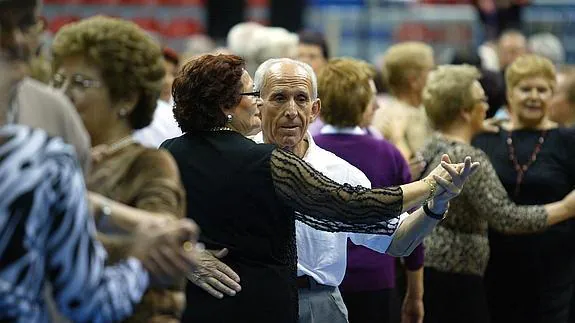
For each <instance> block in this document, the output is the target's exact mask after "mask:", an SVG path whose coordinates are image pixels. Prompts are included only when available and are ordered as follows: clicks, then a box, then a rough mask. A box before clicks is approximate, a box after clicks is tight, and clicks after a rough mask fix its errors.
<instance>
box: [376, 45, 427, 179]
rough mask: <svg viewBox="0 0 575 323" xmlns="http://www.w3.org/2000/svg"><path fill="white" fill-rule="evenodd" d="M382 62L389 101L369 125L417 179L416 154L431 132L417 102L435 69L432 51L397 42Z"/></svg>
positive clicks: (423, 47)
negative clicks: (399, 156) (396, 153)
mask: <svg viewBox="0 0 575 323" xmlns="http://www.w3.org/2000/svg"><path fill="white" fill-rule="evenodd" d="M383 61H384V68H385V73H386V75H387V85H388V87H389V90H390V93H391V95H392V98H393V99H392V100H390V101H389V104H387V105H384V106H380V107H379V109H378V110H377V111H376V112H375V116H374V118H373V125H374V127H375V128H376V129H377V130H378V131H379V132H380V133H381V134H382V135H383V136H384V137H385V138H386V139H387V140H389V141H390V142H391V143H393V144H394V145H395V146H396V147H397V148H398V149H399V151H400V152H401V154H402V155H403V158H405V160H407V161H408V163H409V164H410V166H411V167H412V178H414V179H415V178H419V175H420V174H419V173H420V171H421V167H422V165H421V160H420V158H418V156H417V154H416V153H417V152H418V151H419V149H420V148H421V146H422V145H423V143H424V142H425V140H426V139H427V138H428V137H429V135H430V134H431V131H432V130H431V127H430V126H429V123H428V121H427V116H426V115H425V110H424V109H423V106H422V105H421V102H422V93H423V87H424V86H425V82H426V80H427V75H428V74H429V72H430V71H431V70H432V69H433V68H434V66H435V61H434V56H433V49H432V48H431V46H429V45H427V44H425V43H422V42H405V43H399V44H396V45H393V46H391V47H390V48H389V49H388V50H387V51H386V53H385V56H384V58H383Z"/></svg>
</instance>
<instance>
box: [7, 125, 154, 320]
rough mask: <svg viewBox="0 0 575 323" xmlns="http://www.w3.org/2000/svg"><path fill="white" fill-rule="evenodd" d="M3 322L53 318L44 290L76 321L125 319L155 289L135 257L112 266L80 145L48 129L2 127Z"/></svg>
mask: <svg viewBox="0 0 575 323" xmlns="http://www.w3.org/2000/svg"><path fill="white" fill-rule="evenodd" d="M0 196H1V197H2V198H0V321H10V322H32V323H33V322H49V320H50V319H49V315H48V312H47V308H46V306H45V304H44V301H43V297H42V293H43V291H44V288H45V282H48V281H49V282H50V283H51V284H52V287H53V294H54V299H55V300H56V304H57V306H58V308H59V309H60V311H61V312H62V313H63V314H64V315H66V316H67V317H69V318H70V319H72V320H74V321H76V322H110V321H118V320H121V319H123V318H125V317H127V316H128V315H130V314H131V313H132V311H133V307H134V304H136V303H137V302H139V300H140V298H141V296H142V294H143V293H144V291H145V290H146V288H147V287H148V274H147V273H146V272H145V271H144V270H143V268H142V265H141V263H140V262H139V261H138V260H136V259H133V258H131V259H129V260H127V261H124V262H121V263H119V264H117V265H116V266H113V267H105V261H106V256H107V255H106V251H105V250H104V248H103V247H102V246H101V244H100V243H99V242H98V241H97V240H96V238H95V228H94V223H93V220H92V218H91V216H90V215H89V212H88V207H87V201H86V189H85V186H84V181H83V176H82V173H81V171H80V168H79V166H78V162H77V161H76V157H75V155H74V149H73V148H72V147H71V146H68V145H66V144H64V143H63V142H62V140H61V139H56V138H50V137H48V136H47V135H46V133H45V132H44V131H42V130H32V129H30V128H28V127H24V126H14V125H9V126H4V127H2V128H0Z"/></svg>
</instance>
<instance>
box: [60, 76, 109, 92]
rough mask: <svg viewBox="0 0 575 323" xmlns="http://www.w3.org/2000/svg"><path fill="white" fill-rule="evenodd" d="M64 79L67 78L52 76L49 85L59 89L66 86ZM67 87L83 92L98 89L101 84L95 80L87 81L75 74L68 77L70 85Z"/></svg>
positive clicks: (85, 78)
mask: <svg viewBox="0 0 575 323" xmlns="http://www.w3.org/2000/svg"><path fill="white" fill-rule="evenodd" d="M66 79H67V78H66V77H65V76H64V75H62V74H54V76H53V77H52V81H51V82H50V85H52V87H54V88H56V89H60V88H62V87H63V86H64V85H65V84H66ZM68 86H69V87H71V88H78V89H82V90H84V89H90V88H99V87H101V86H102V83H101V82H100V81H97V80H92V79H89V78H87V77H85V76H83V75H80V74H75V75H72V76H71V77H70V84H69V85H68Z"/></svg>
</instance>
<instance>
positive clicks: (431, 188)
mask: <svg viewBox="0 0 575 323" xmlns="http://www.w3.org/2000/svg"><path fill="white" fill-rule="evenodd" d="M423 182H424V183H425V184H427V185H428V186H429V196H428V197H427V199H426V200H425V202H424V204H427V203H429V201H431V200H432V199H433V197H434V196H435V191H436V190H437V182H435V181H431V180H430V179H428V178H427V177H426V178H424V179H423Z"/></svg>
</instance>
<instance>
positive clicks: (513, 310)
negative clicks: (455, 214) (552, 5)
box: [473, 55, 575, 323]
mask: <svg viewBox="0 0 575 323" xmlns="http://www.w3.org/2000/svg"><path fill="white" fill-rule="evenodd" d="M505 81H506V86H507V90H508V94H507V99H508V104H509V112H510V119H509V121H506V122H504V123H502V124H501V127H500V130H499V131H498V132H496V133H484V134H480V135H478V136H477V137H476V138H475V140H474V142H473V144H474V146H476V147H478V148H480V149H481V150H483V151H484V152H485V153H486V154H487V156H489V159H490V161H491V163H492V164H493V167H494V168H495V170H496V172H497V175H498V177H499V179H500V181H501V183H503V186H504V187H505V190H506V192H507V194H508V196H509V197H510V198H511V200H512V201H513V202H515V203H516V204H518V205H534V204H545V203H551V202H556V201H559V200H561V199H563V198H564V197H565V196H566V195H567V194H569V193H570V192H571V191H572V190H573V188H574V187H575V172H574V168H573V159H575V149H573V148H568V147H573V146H575V142H574V141H575V133H574V130H573V129H570V128H561V127H558V125H557V124H556V123H554V122H552V121H551V120H549V110H550V109H551V103H552V99H553V91H554V88H555V86H556V82H557V75H556V72H555V66H554V65H553V63H552V62H551V61H550V60H548V59H546V58H543V57H540V56H536V55H524V56H521V57H519V58H517V59H516V60H515V61H513V63H511V65H509V66H508V68H507V70H506V72H505ZM574 228H575V227H574V226H573V221H572V220H571V221H566V222H562V223H559V224H555V225H553V226H551V227H549V228H548V229H547V230H545V231H544V232H542V233H539V234H526V235H519V236H513V235H507V234H504V233H501V232H496V231H494V230H491V229H490V232H489V246H490V249H491V254H490V258H489V263H488V266H487V270H486V273H485V282H486V284H485V286H486V292H487V294H486V295H487V301H488V305H489V311H490V316H491V322H493V323H499V322H546V323H551V322H557V323H559V322H566V321H567V319H568V316H569V311H570V304H571V299H572V294H573V282H574V281H575V279H574V278H575V276H574V275H575V247H574V246H572V244H571V243H570V241H571V240H572V237H573V234H574V232H573V230H574ZM517 268H521V270H517Z"/></svg>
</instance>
